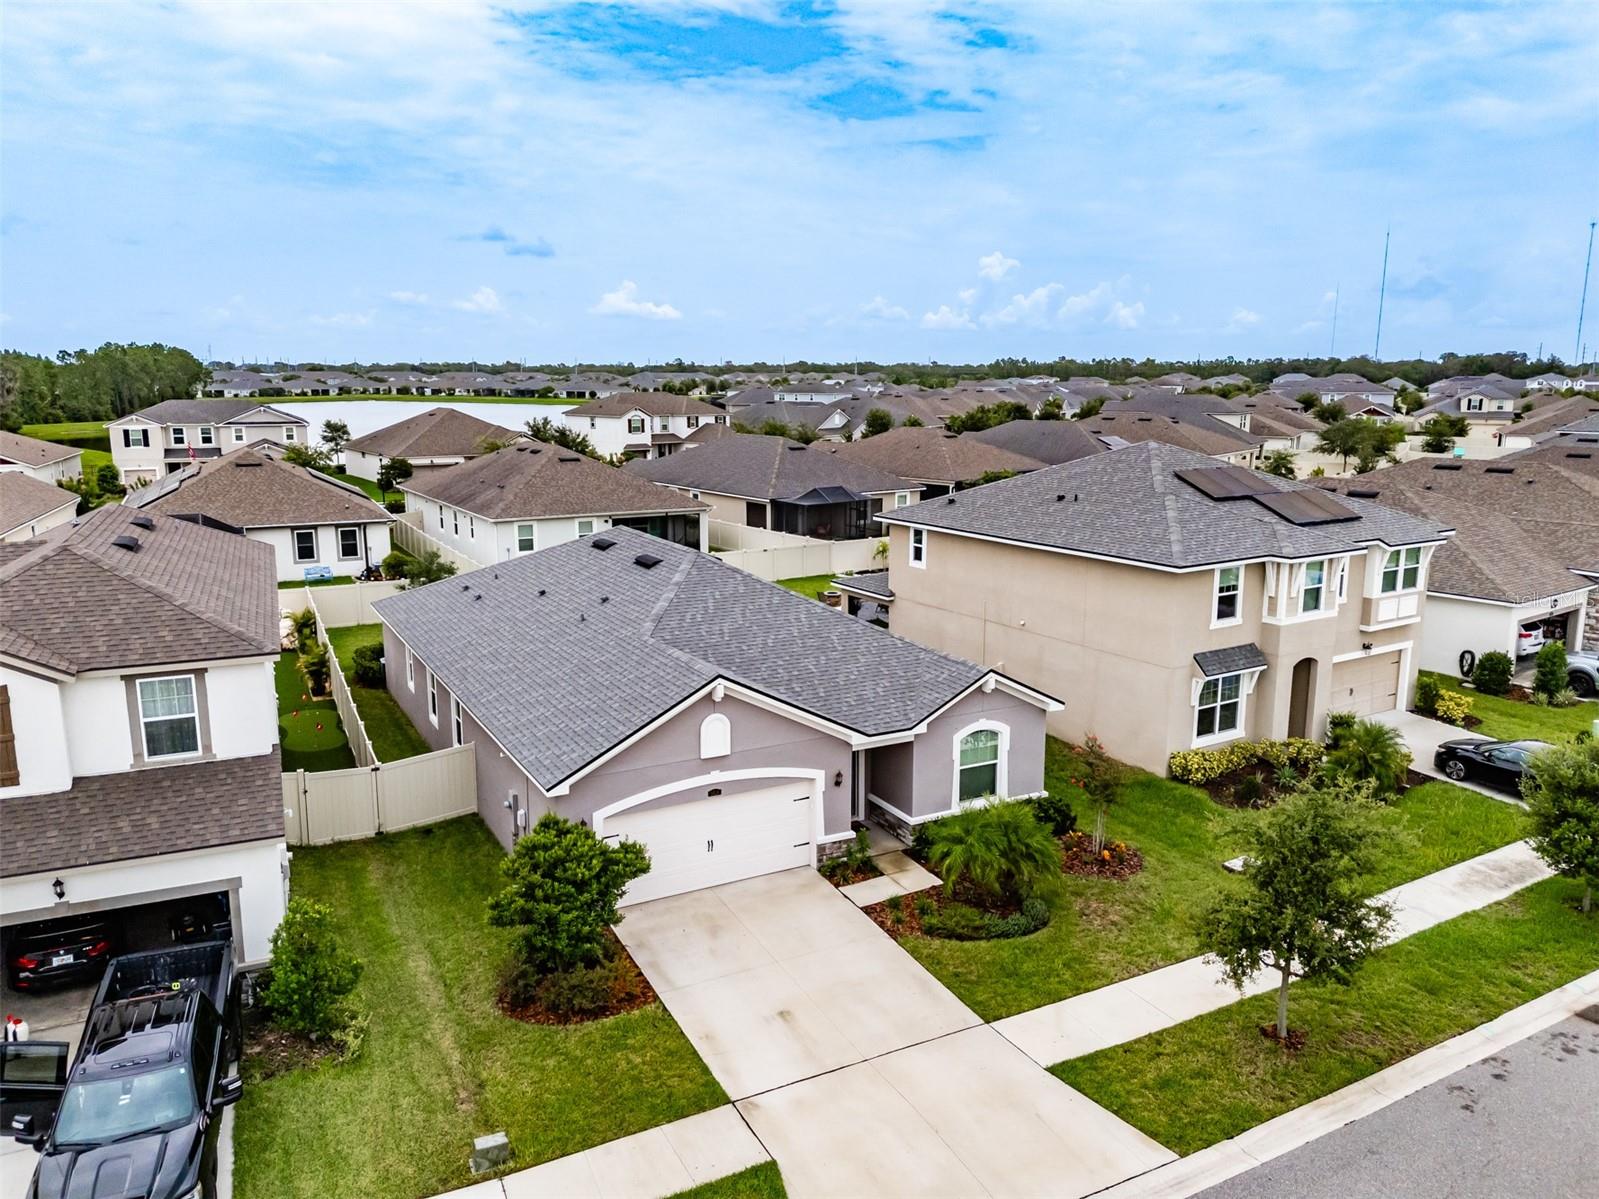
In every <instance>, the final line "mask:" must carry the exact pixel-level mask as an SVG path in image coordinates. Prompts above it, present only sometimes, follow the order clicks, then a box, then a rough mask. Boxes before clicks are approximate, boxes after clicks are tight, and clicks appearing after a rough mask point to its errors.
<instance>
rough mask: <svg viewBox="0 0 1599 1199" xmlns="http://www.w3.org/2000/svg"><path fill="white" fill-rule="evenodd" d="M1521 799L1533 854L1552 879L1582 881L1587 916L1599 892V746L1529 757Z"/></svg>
mask: <svg viewBox="0 0 1599 1199" xmlns="http://www.w3.org/2000/svg"><path fill="white" fill-rule="evenodd" d="M1521 794H1522V797H1523V798H1524V799H1526V801H1527V810H1528V812H1530V813H1531V815H1532V828H1533V832H1532V838H1531V840H1532V847H1533V849H1534V850H1535V851H1536V852H1537V854H1538V856H1539V857H1541V858H1542V859H1543V860H1544V861H1545V862H1547V863H1549V868H1550V869H1551V870H1553V871H1554V872H1555V873H1556V874H1561V875H1564V876H1565V877H1566V878H1575V879H1581V880H1582V884H1583V889H1582V910H1583V912H1585V913H1586V912H1591V911H1592V910H1593V892H1594V888H1595V887H1599V741H1585V742H1582V743H1581V744H1576V745H1554V746H1551V747H1550V748H1548V749H1546V750H1542V751H1541V752H1539V753H1536V754H1534V755H1533V757H1532V761H1531V762H1530V763H1529V764H1528V771H1527V774H1526V776H1525V777H1524V778H1523V779H1522V781H1521Z"/></svg>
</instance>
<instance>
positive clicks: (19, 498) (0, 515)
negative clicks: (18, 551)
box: [0, 470, 78, 533]
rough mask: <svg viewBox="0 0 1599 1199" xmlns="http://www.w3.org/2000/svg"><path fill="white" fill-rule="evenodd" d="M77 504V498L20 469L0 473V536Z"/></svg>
mask: <svg viewBox="0 0 1599 1199" xmlns="http://www.w3.org/2000/svg"><path fill="white" fill-rule="evenodd" d="M77 502H78V497H77V496H76V495H74V494H73V493H72V492H70V491H68V490H67V489H66V488H65V487H57V486H56V485H55V484H54V483H46V482H45V481H44V480H43V479H35V478H34V477H33V476H32V475H25V474H23V473H22V472H21V471H20V470H7V471H0V533H9V532H10V531H11V530H12V529H19V528H21V527H22V526H23V525H25V524H28V523H29V522H31V521H35V520H38V519H39V518H40V517H41V516H48V515H49V514H50V513H52V512H55V511H58V510H59V509H61V508H65V507H66V506H67V505H69V504H76V503H77Z"/></svg>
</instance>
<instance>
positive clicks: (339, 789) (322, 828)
mask: <svg viewBox="0 0 1599 1199" xmlns="http://www.w3.org/2000/svg"><path fill="white" fill-rule="evenodd" d="M475 811H477V759H476V758H475V757H474V755H473V752H472V747H471V746H470V745H456V746H452V747H451V748H449V749H440V750H435V751H434V752H433V753H430V754H422V755H421V756H420V757H415V758H401V759H400V760H398V761H395V762H379V763H378V764H377V765H375V766H368V767H361V766H357V767H355V768H354V769H351V770H321V771H315V772H308V771H304V770H296V771H294V772H293V773H291V774H285V775H284V776H283V816H284V822H285V824H286V825H287V827H288V838H289V843H290V844H291V845H327V844H328V843H330V842H333V841H354V840H358V839H360V838H362V837H373V836H376V835H377V834H378V833H394V832H399V831H400V830H401V829H407V828H415V827H416V826H418V825H422V824H433V823H434V822H436V821H439V820H449V819H451V818H452V817H455V816H465V815H468V814H469V813H472V812H475Z"/></svg>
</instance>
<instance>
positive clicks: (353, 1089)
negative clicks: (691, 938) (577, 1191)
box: [233, 816, 782, 1199]
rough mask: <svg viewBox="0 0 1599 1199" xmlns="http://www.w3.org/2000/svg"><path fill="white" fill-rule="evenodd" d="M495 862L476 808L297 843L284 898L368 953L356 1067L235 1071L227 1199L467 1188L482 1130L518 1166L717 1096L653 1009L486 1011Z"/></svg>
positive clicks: (376, 1198) (701, 1107) (496, 957)
mask: <svg viewBox="0 0 1599 1199" xmlns="http://www.w3.org/2000/svg"><path fill="white" fill-rule="evenodd" d="M501 858H502V854H501V851H500V847H499V845H498V843H497V842H495V840H494V839H493V837H492V836H490V834H489V833H488V831H487V830H486V829H485V828H484V827H483V825H482V823H481V822H480V821H479V820H478V819H477V817H475V816H472V817H466V818H463V819H460V820H452V821H448V822H446V823H444V824H439V825H434V826H432V827H430V828H426V829H414V830H411V831H408V832H403V833H395V834H390V835H388V836H385V837H378V838H374V839H372V840H367V841H350V842H344V843H342V844H338V845H329V846H315V847H312V846H300V847H297V848H296V849H295V851H294V872H293V877H292V880H291V888H292V891H293V894H294V895H296V896H305V897H308V898H311V899H315V900H318V901H321V902H323V903H326V904H328V905H329V906H331V907H332V909H333V912H334V915H335V920H336V921H337V924H338V929H339V933H340V935H341V937H342V938H343V941H344V943H345V944H346V945H347V946H348V947H349V948H350V950H351V951H352V952H354V953H355V954H356V955H357V956H359V957H360V958H361V959H362V961H363V963H364V967H365V969H364V973H363V974H362V977H361V982H360V985H359V986H358V987H357V989H356V993H355V999H356V1001H357V1003H358V1005H359V1007H360V1008H361V1009H362V1010H363V1011H364V1012H365V1013H366V1016H367V1019H368V1025H367V1029H366V1035H365V1040H364V1043H363V1045H362V1047H361V1051H360V1053H359V1055H358V1056H357V1057H356V1058H354V1060H352V1061H349V1062H343V1063H338V1062H327V1063H323V1064H322V1065H319V1066H316V1067H314V1068H311V1069H305V1070H297V1071H293V1072H291V1073H288V1074H282V1075H278V1076H277V1077H274V1078H269V1079H265V1080H261V1079H258V1078H255V1077H253V1075H252V1073H251V1072H250V1071H249V1070H248V1068H247V1073H246V1085H245V1091H244V1098H243V1100H242V1101H241V1102H240V1105H239V1115H238V1124H237V1128H236V1131H235V1135H234V1151H235V1164H234V1175H233V1177H234V1193H235V1194H236V1195H237V1196H238V1197H239V1199H323V1197H324V1196H334V1195H341V1196H344V1195H347V1196H356V1195H359V1196H363V1197H371V1199H422V1197H423V1196H428V1195H434V1194H437V1193H439V1192H441V1191H446V1190H449V1189H451V1188H453V1187H459V1186H463V1185H465V1184H466V1183H467V1182H469V1181H471V1177H470V1175H469V1174H468V1172H467V1164H466V1162H467V1153H468V1151H469V1150H470V1149H471V1144H472V1138H473V1137H475V1136H481V1135H483V1134H484V1133H488V1132H496V1131H501V1130H503V1131H505V1132H506V1133H507V1134H508V1135H509V1137H510V1142H511V1147H512V1151H513V1153H514V1154H515V1157H514V1160H513V1163H512V1166H511V1168H512V1169H520V1168H523V1167H526V1166H530V1165H535V1164H537V1163H539V1162H542V1161H547V1160H549V1159H551V1158H555V1157H562V1156H565V1155H566V1154H568V1153H575V1152H577V1151H578V1150H580V1149H586V1148H589V1147H590V1146H593V1145H598V1144H602V1143H603V1142H605V1141H610V1140H614V1139H615V1138H617V1137H622V1136H627V1135H629V1134H631V1133H635V1132H640V1131H643V1130H644V1129H646V1128H652V1127H654V1126H655V1125H658V1124H664V1123H667V1122H668V1121H671V1120H677V1119H681V1118H682V1117H684V1116H690V1115H693V1114H695V1113H696V1112H701V1111H705V1110H707V1109H709V1108H712V1107H716V1106H718V1105H720V1104H723V1103H726V1102H727V1097H726V1096H725V1095H724V1094H723V1093H722V1089H721V1088H720V1087H719V1086H718V1085H717V1084H716V1082H715V1080H714V1079H712V1078H711V1076H710V1073H709V1072H708V1071H707V1070H706V1069H705V1066H704V1064H703V1063H701V1061H700V1059H699V1057H698V1055H696V1054H695V1052H694V1049H693V1047H692V1046H691V1045H690V1044H689V1042H688V1040H687V1038H686V1037H684V1036H683V1034H682V1031H681V1030H680V1029H679V1028H678V1027H677V1024H676V1022H675V1021H673V1019H672V1018H671V1016H669V1015H668V1014H667V1012H666V1009H665V1008H663V1007H661V1006H660V1004H658V1003H657V1004H652V1005H650V1006H649V1007H647V1008H643V1009H640V1010H638V1011H636V1012H630V1013H628V1014H626V1015H621V1016H614V1017H612V1018H610V1019H607V1020H599V1021H595V1022H593V1023H589V1024H580V1025H572V1026H569V1027H564V1028H562V1027H550V1026H546V1025H537V1024H524V1023H521V1022H520V1021H516V1020H512V1019H510V1018H508V1017H506V1016H502V1015H501V1014H500V1013H499V1012H498V1010H497V1009H496V1008H495V1006H494V991H495V984H496V979H497V972H498V970H499V968H500V966H501V963H502V962H503V961H504V960H505V957H506V955H507V953H508V952H509V945H510V939H509V936H508V934H507V932H506V930H502V929H496V928H491V927H489V925H488V924H487V922H486V921H485V920H484V918H483V905H484V903H485V902H486V900H487V898H488V896H489V895H490V894H491V893H492V892H493V891H494V890H496V889H497V888H498V886H499V870H498V866H499V862H500V860H501ZM247 1066H248V1064H247ZM761 1185H767V1184H766V1183H765V1182H762V1183H761ZM707 1193H709V1194H735V1193H744V1192H714V1191H713V1192H707ZM751 1193H754V1194H781V1193H782V1192H781V1191H780V1190H771V1189H768V1190H765V1191H752V1192H751Z"/></svg>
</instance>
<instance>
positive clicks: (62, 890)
mask: <svg viewBox="0 0 1599 1199" xmlns="http://www.w3.org/2000/svg"><path fill="white" fill-rule="evenodd" d="M50 890H52V891H54V892H55V896H56V898H57V899H65V898H66V897H67V884H66V883H64V882H62V881H61V880H60V879H56V880H55V882H53V883H51V884H50Z"/></svg>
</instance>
